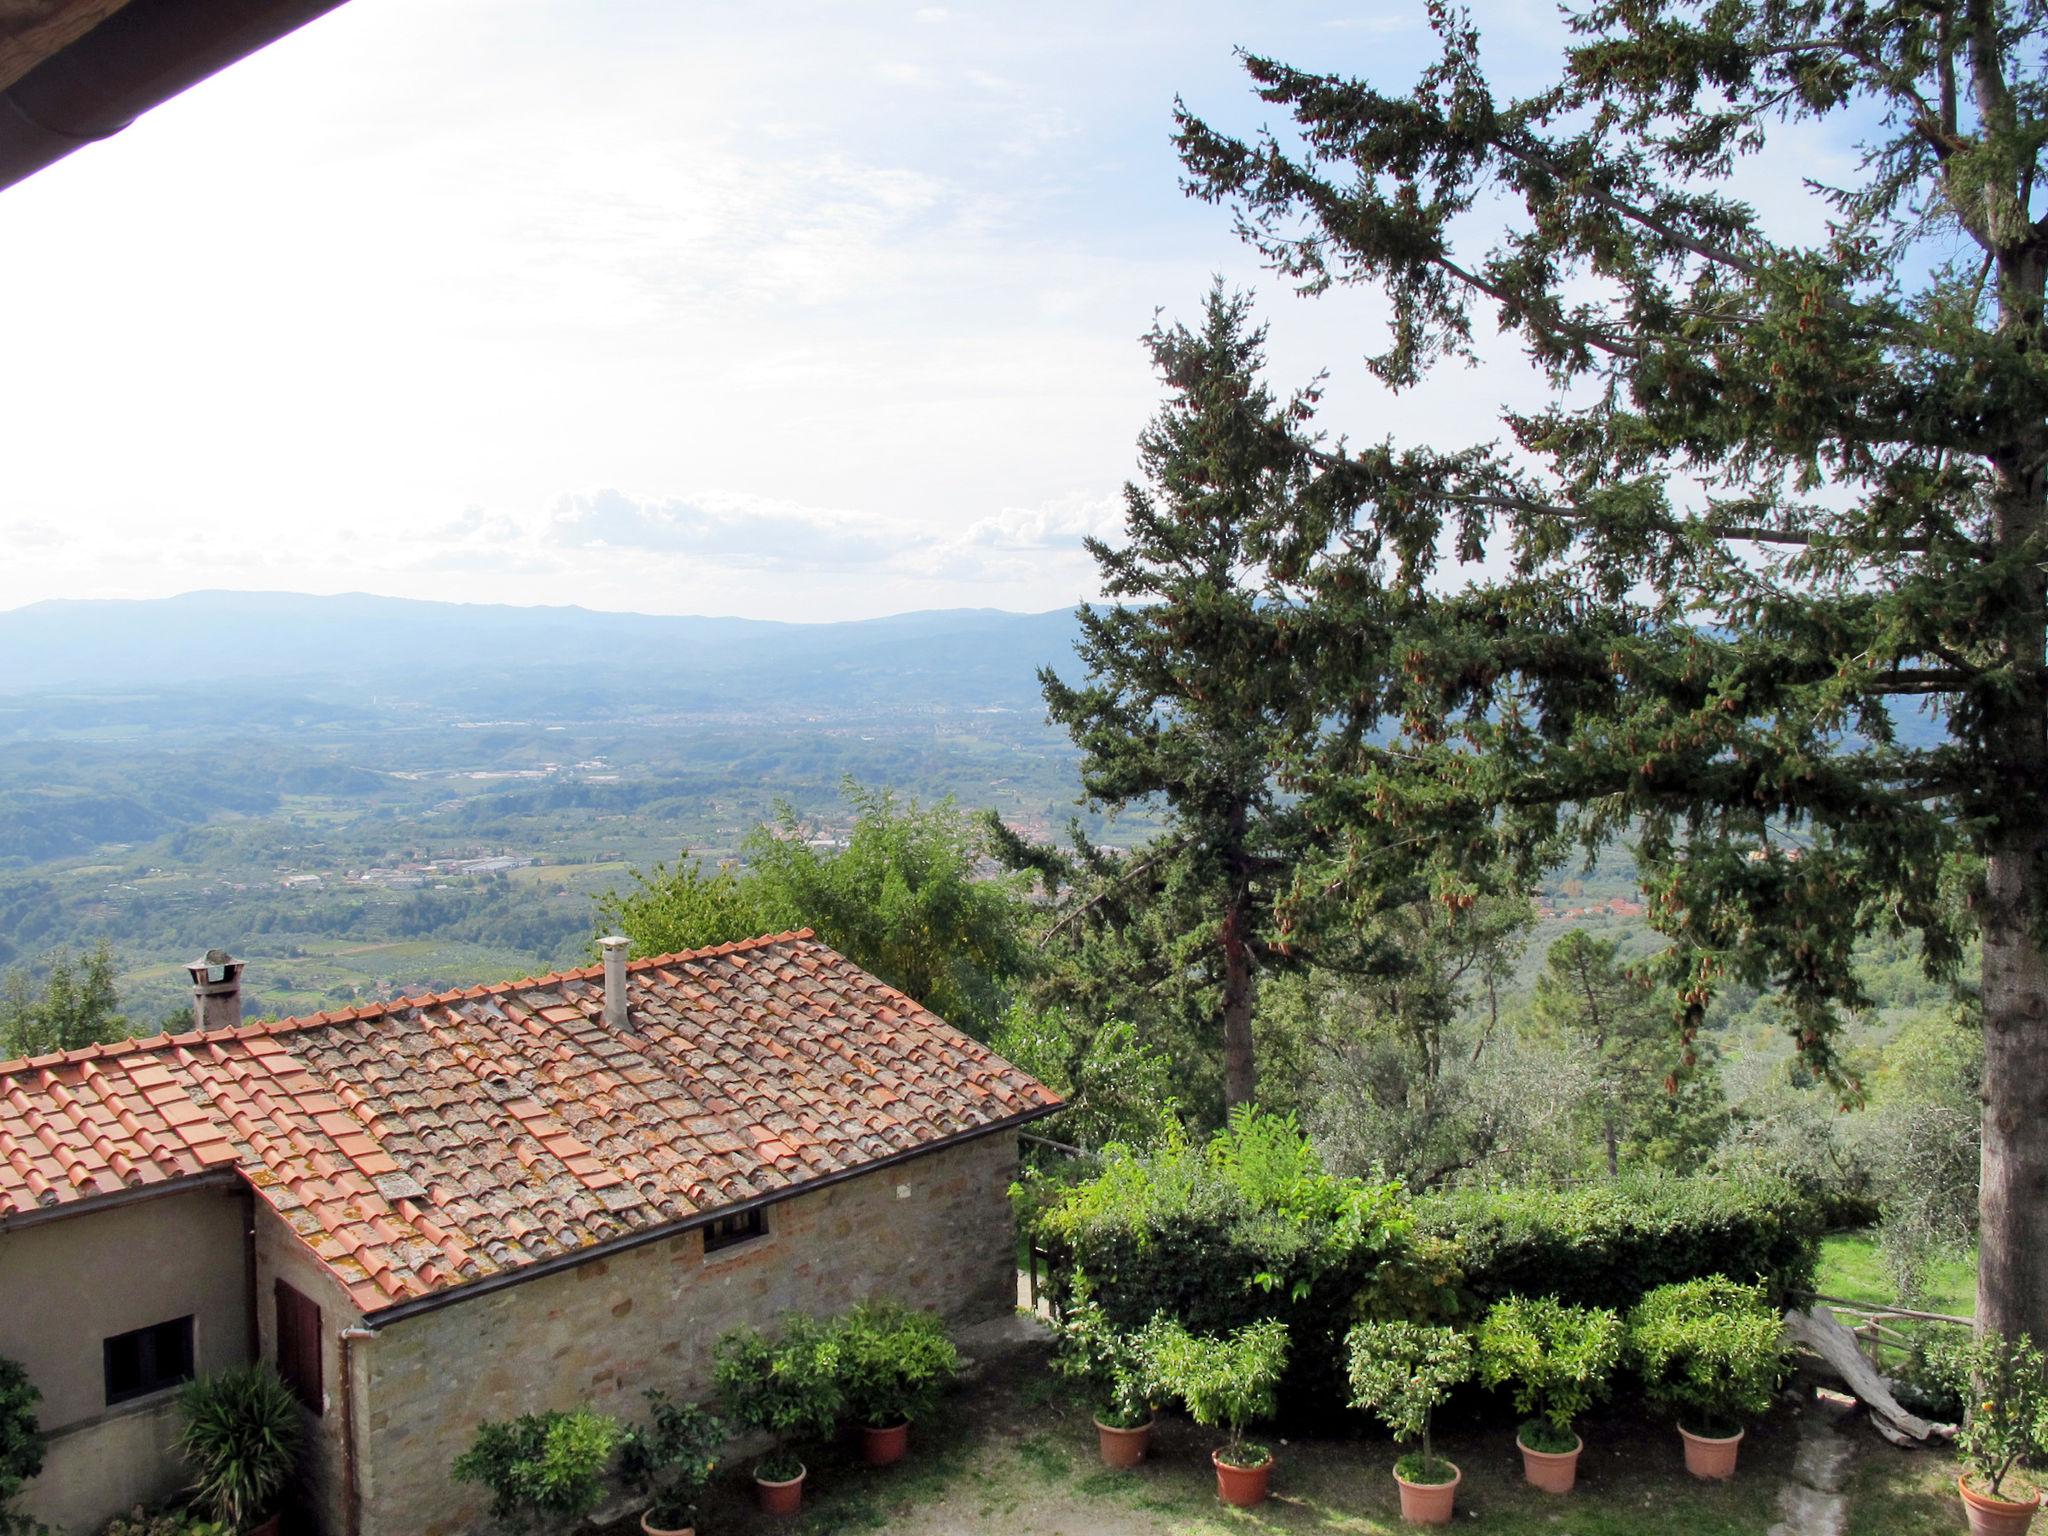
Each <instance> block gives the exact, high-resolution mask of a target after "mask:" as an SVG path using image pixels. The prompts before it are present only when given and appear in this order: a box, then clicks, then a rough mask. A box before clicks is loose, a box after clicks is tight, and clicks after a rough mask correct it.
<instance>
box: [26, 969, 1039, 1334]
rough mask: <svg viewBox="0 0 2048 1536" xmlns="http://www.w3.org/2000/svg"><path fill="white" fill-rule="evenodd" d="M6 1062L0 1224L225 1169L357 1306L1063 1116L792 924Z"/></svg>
mask: <svg viewBox="0 0 2048 1536" xmlns="http://www.w3.org/2000/svg"><path fill="white" fill-rule="evenodd" d="M627 978H628V979H627V1029H626V1030H625V1031H624V1032H622V1033H614V1032H613V1031H611V1030H609V1029H607V1028H606V1027H605V1025H604V1023H603V1016H602V1007H601V1004H602V1000H603V991H604V988H603V981H604V968H603V967H602V966H591V967H589V968H588V969H585V970H579V971H568V972H563V973H560V974H557V975H551V976H546V977H539V978H533V979H529V980H524V981H514V982H507V983H505V984H504V985H502V986H495V987H472V988H467V989H463V990H458V991H453V992H446V993H441V994H438V995H435V996H431V997H418V998H406V999H401V1000H399V1001H397V1002H394V1003H390V1004H387V1005H384V1006H382V1007H378V1008H364V1009H354V1010H349V1011H346V1012H342V1013H338V1014H327V1013H322V1014H315V1015H313V1016H311V1017H309V1018H303V1019H280V1020H277V1021H275V1022H273V1023H265V1024H260V1025H243V1026H240V1027H239V1028H236V1029H231V1030H219V1031H215V1032H214V1033H212V1034H201V1033H197V1032H195V1033H188V1034H183V1035H177V1036H165V1035H157V1036H153V1037H151V1038H150V1039H147V1040H132V1041H123V1042H120V1043H118V1044H115V1045H107V1046H96V1047H91V1048H88V1049H86V1050H83V1051H72V1052H67V1053H63V1054H61V1055H57V1056H46V1057H39V1058H35V1059H32V1060H28V1061H15V1062H0V1223H4V1222H5V1220H6V1218H7V1217H8V1216H10V1215H13V1214H18V1213H25V1212H30V1211H37V1210H42V1209H46V1208H50V1207H54V1206H60V1205H65V1204H69V1203H71V1202H73V1201H79V1200H86V1199H90V1198H92V1197H94V1196H99V1195H107V1194H113V1193H117V1192H119V1191H122V1190H128V1189H137V1188H141V1187H143V1186H145V1185H149V1184H155V1183H162V1182H164V1181H166V1180H171V1179H177V1178H185V1177H190V1176H192V1175H195V1174H200V1173H204V1172H207V1171H210V1170H215V1169H234V1170H238V1171H239V1172H240V1173H241V1174H242V1176H243V1177H244V1178H246V1179H247V1180H248V1182H249V1183H250V1185H251V1186H252V1187H254V1189H255V1190H256V1192H257V1194H258V1196H259V1197H260V1198H262V1199H263V1200H265V1201H267V1202H269V1204H270V1205H271V1206H273V1207H274V1208H275V1209H276V1210H277V1211H278V1212H279V1214H280V1215H282V1216H283V1217H284V1219H285V1220H286V1222H287V1223H288V1224H289V1225H290V1226H291V1227H292V1229H293V1230H294V1231H296V1232H297V1233H298V1234H299V1236H300V1238H301V1240H302V1241H304V1242H305V1244H306V1245H307V1247H308V1248H309V1249H311V1250H312V1252H313V1253H315V1254H316V1255H318V1256H319V1258H320V1259H321V1260H322V1261H323V1262H324V1263H325V1264H327V1266H328V1267H329V1268H330V1269H331V1270H333V1272H334V1273H335V1274H336V1275H337V1276H339V1277H340V1279H341V1281H342V1283H343V1284H344V1285H345V1286H347V1287H348V1289H349V1291H350V1292H351V1294H352V1295H353V1296H354V1297H355V1299H356V1301H357V1303H358V1304H359V1305H361V1306H362V1307H363V1308H364V1309H365V1310H366V1311H374V1310H376V1309H378V1308H380V1307H384V1306H388V1305H390V1304H392V1303H393V1302H396V1301H400V1300H406V1299H410V1298H412V1297H417V1296H422V1295H426V1294H428V1293H429V1292H432V1291H437V1290H441V1289H445V1288H447V1287H450V1286H456V1285H460V1284H462V1283H464V1282H466V1281H470V1280H475V1279H479V1278H481V1277H483V1276H485V1275H489V1274H493V1273H497V1272H499V1271H502V1270H508V1269H516V1268H519V1267H522V1266H524V1265H527V1264H532V1263H537V1262H539V1261H540V1260H543V1259H547V1258H551V1257H555V1256H557V1255H560V1254H565V1253H570V1252H573V1251H575V1250H577V1249H579V1248H584V1247H588V1246H589V1245H591V1244H593V1243H599V1242H604V1241H607V1240H609V1239H612V1238H616V1237H623V1236H626V1235H628V1234H630V1233H632V1232H635V1231H641V1230H646V1229H649V1228H656V1227H661V1226H665V1225H668V1224H670V1223H673V1222H675V1221H679V1220H682V1219H684V1218H687V1217H690V1216H694V1215H701V1214H704V1213H707V1212H710V1211H715V1210H717V1209H719V1208H721V1207H723V1206H728V1205H733V1204H737V1203H739V1202H741V1201H745V1200H749V1199H753V1198H755V1197H757V1196H762V1195H772V1194H775V1193H778V1192H780V1191H785V1190H791V1189H795V1188H798V1187H800V1186H802V1185H804V1184H806V1183H809V1182H811V1181H812V1180H814V1179H818V1178H821V1177H824V1176H825V1175H827V1174H834V1173H839V1172H842V1171H844V1170H847V1169H850V1168H857V1167H859V1166H861V1165H862V1164H865V1163H870V1162H875V1161H878V1160H880V1159H883V1158H886V1157H890V1156H892V1155H895V1154H898V1153H903V1152H910V1151H915V1150H916V1149H917V1148H919V1147H921V1146H925V1145H928V1144H930V1143H933V1142H937V1141H941V1140H944V1139H946V1138H948V1137H952V1136H956V1135H960V1134H963V1133H966V1132H971V1131H973V1130H975V1129H976V1128H978V1127H982V1126H992V1125H996V1124H1000V1123H1002V1122H1004V1121H1008V1120H1011V1119H1014V1118H1016V1117H1018V1116H1021V1115H1027V1114H1031V1113H1033V1112H1041V1111H1043V1110H1046V1109H1048V1108H1051V1107H1053V1106H1054V1105H1056V1104H1057V1103H1058V1099H1057V1098H1056V1096H1055V1095H1054V1094H1053V1093H1052V1092H1051V1091H1050V1090H1049V1089H1047V1088H1045V1087H1044V1086H1042V1085H1041V1084H1039V1083H1037V1082H1035V1081H1033V1080H1032V1079H1031V1078H1029V1077H1027V1076H1026V1075H1025V1074H1024V1073H1022V1072H1020V1071H1018V1070H1017V1069H1016V1068H1015V1067H1012V1066H1011V1065H1009V1063H1007V1062H1005V1061H1003V1060H1002V1059H1001V1058H999V1057H997V1056H996V1055H994V1054H993V1053H992V1052H990V1051H989V1050H988V1048H987V1047H986V1046H983V1045H981V1044H979V1043H977V1042H976V1041H974V1040H971V1039H969V1038H968V1037H967V1036H966V1035H963V1034H961V1033H960V1032H959V1031H957V1030H955V1029H953V1028H952V1027H951V1026H949V1025H947V1024H946V1023H944V1022H943V1021H942V1020H940V1019H939V1018H938V1017H937V1016H936V1015H934V1014H932V1013H930V1012H929V1011H927V1010H925V1009H923V1008H920V1007H919V1006H918V1005H917V1004H915V1003H913V1002H912V1001H911V1000H910V999H908V998H907V997H905V996H903V994H901V993H899V992H897V991H895V990H894V989H892V988H890V987H888V986H885V985H884V984H883V983H882V982H880V981H878V980H876V979H875V978H874V977H873V976H871V975H869V974H868V973H867V972H865V971H863V970H861V969H860V968H859V967H858V966H855V965H854V964H853V963H852V962H851V961H848V960H846V959H844V958H843V957H841V956H840V955H838V954H836V953H834V952H833V951H832V950H831V949H829V948H827V947H826V946H825V945H824V944H822V943H820V942H818V940H816V939H815V938H813V937H812V936H811V934H810V933H809V931H808V930H805V931H802V932H798V933H786V934H777V935H775V936H773V937H770V938H763V939H754V940H749V941H746V942H743V943H736V944H721V945H719V946H717V947H716V948H715V949H707V950H696V951H692V952H689V953H685V954H675V955H659V956H655V957H653V958H650V959H646V960H640V961H636V962H634V963H633V964H632V965H630V966H629V967H628V972H627Z"/></svg>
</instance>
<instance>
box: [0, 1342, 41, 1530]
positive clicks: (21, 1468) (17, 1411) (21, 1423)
mask: <svg viewBox="0 0 2048 1536" xmlns="http://www.w3.org/2000/svg"><path fill="white" fill-rule="evenodd" d="M41 1400H42V1394H41V1393H40V1392H38V1391H37V1390H36V1387H35V1383H34V1382H32V1381H30V1380H29V1379H28V1372H27V1371H25V1370H23V1369H22V1368H21V1366H20V1365H19V1364H18V1363H17V1362H15V1361H13V1360H8V1359H5V1358H0V1536H14V1533H15V1532H16V1531H17V1530H20V1531H26V1530H29V1529H31V1526H30V1524H29V1522H28V1521H27V1519H25V1518H24V1517H23V1516H21V1515H18V1514H16V1513H15V1512H14V1496H15V1495H16V1494H18V1493H20V1492H21V1486H22V1484H24V1483H26V1482H27V1481H28V1480H29V1479H30V1478H32V1477H34V1476H35V1475H36V1474H37V1473H38V1472H40V1471H42V1470H43V1432H42V1428H41V1426H40V1425H39V1423H38V1422H37V1419H36V1404H37V1403H38V1402H40V1401H41Z"/></svg>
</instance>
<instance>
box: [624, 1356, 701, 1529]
mask: <svg viewBox="0 0 2048 1536" xmlns="http://www.w3.org/2000/svg"><path fill="white" fill-rule="evenodd" d="M647 1408H648V1422H647V1424H646V1425H645V1427H635V1428H633V1429H630V1430H628V1431H627V1432H626V1437H625V1440H624V1442H623V1444H622V1445H621V1446H620V1449H619V1476H620V1478H621V1479H622V1480H623V1481H624V1482H625V1484H626V1486H627V1487H628V1488H630V1489H632V1490H633V1491H634V1492H635V1493H637V1494H639V1495H640V1496H641V1497H642V1498H644V1499H646V1500H647V1518H648V1519H649V1520H650V1521H651V1522H652V1523H653V1524H655V1525H658V1526H660V1527H661V1528H662V1529H663V1530H669V1531H673V1530H678V1529H680V1528H682V1527H683V1526H686V1525H691V1524H693V1523H694V1517H695V1515H696V1512H697V1499H698V1496H699V1495H700V1494H702V1493H703V1492H704V1485H705V1484H706V1483H708V1482H710V1481H711V1474H712V1473H713V1472H715V1471H717V1470H718V1448H719V1446H720V1445H722V1444H723V1443H724V1442H725V1424H724V1423H723V1421H721V1420H720V1419H719V1418H718V1416H717V1415H716V1414H712V1413H707V1412H705V1410H704V1409H702V1408H699V1407H698V1406H697V1405H696V1404H695V1403H678V1402H673V1401H671V1400H670V1398H669V1395H668V1394H667V1393H666V1392H661V1391H650V1392H649V1393H648V1394H647Z"/></svg>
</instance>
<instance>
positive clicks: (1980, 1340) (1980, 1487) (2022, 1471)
mask: <svg viewBox="0 0 2048 1536" xmlns="http://www.w3.org/2000/svg"><path fill="white" fill-rule="evenodd" d="M1969 1360H1970V1365H1971V1368H1972V1372H1973V1375H1974V1378H1975V1381H1976V1400H1975V1401H1974V1402H1972V1403H1971V1404H1970V1408H1969V1412H1968V1414H1967V1415H1966V1416H1965V1417H1964V1420H1963V1427H1962V1431H1961V1433H1960V1434H1958V1435H1957V1436H1956V1449H1957V1450H1958V1451H1959V1452H1960V1453H1961V1455H1962V1458H1963V1466H1964V1471H1963V1474H1962V1475H1961V1476H1960V1477H1958V1478H1957V1479H1956V1487H1957V1488H1958V1490H1960V1492H1961V1493H1962V1496H1963V1511H1964V1514H1965V1516H1966V1517H1967V1518H1968V1520H1969V1524H1970V1529H1971V1531H1973V1532H1981V1533H1986V1536H1989V1533H1993V1532H2011V1533H2013V1536H2017V1533H2019V1532H2022V1531H2024V1530H2026V1528H2027V1527H2028V1525H2029V1524H2031V1523H2032V1521H2033V1518H2034V1512H2035V1510H2036V1509H2037V1508H2038V1507H2039V1506H2040V1502H2041V1490H2040V1487H2039V1485H2038V1484H2036V1483H2035V1481H2034V1480H2033V1478H2032V1477H2031V1476H2030V1475H2029V1474H2031V1473H2033V1472H2035V1471H2037V1470H2039V1468H2041V1467H2042V1466H2048V1377H2044V1370H2048V1367H2044V1365H2043V1361H2042V1358H2041V1351H2040V1350H2038V1349H2036V1348H2035V1347H2034V1342H2033V1340H2032V1339H2030V1338H2028V1337H2027V1336H2026V1335H2025V1334H2022V1335H2020V1336H2019V1337H2018V1338H2016V1339H2008V1338H2006V1337H2004V1336H2002V1335H2000V1334H1996V1333H1984V1334H1980V1335H1979V1336H1978V1337H1977V1338H1976V1339H1975V1340H1974V1341H1973V1342H1972V1344H1971V1346H1970V1352H1969Z"/></svg>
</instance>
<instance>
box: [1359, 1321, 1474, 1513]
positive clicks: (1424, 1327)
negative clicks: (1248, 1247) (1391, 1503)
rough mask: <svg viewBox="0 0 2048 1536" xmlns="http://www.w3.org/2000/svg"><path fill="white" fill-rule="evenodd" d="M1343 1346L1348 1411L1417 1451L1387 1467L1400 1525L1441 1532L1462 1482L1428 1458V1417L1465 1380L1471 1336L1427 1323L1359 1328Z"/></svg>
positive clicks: (1450, 1466) (1450, 1465) (1453, 1469)
mask: <svg viewBox="0 0 2048 1536" xmlns="http://www.w3.org/2000/svg"><path fill="white" fill-rule="evenodd" d="M1345 1345H1346V1353H1347V1355H1348V1357H1349V1360H1350V1366H1351V1405H1352V1406H1353V1407H1354V1408H1363V1409H1365V1410H1366V1412H1368V1413H1370V1414H1373V1415H1374V1416H1375V1417H1377V1418H1378V1419H1380V1420H1381V1421H1382V1422H1384V1423H1385V1424H1386V1426H1387V1427H1388V1428H1389V1429H1391V1430H1393V1432H1394V1435H1395V1438H1396V1439H1399V1440H1403V1441H1411V1442H1412V1441H1417V1440H1419V1441H1421V1443H1422V1444H1421V1449H1420V1450H1419V1451H1410V1452H1408V1453H1407V1454H1406V1455H1404V1456H1402V1457H1401V1458H1400V1459H1399V1460H1397V1461H1396V1462H1395V1463H1394V1481H1395V1482H1396V1483H1398V1484H1399V1485H1400V1488H1401V1518H1402V1519H1404V1520H1408V1521H1412V1522H1414V1523H1415V1524H1417V1525H1443V1524H1446V1523H1447V1522H1448V1521H1449V1520H1450V1518H1451V1511H1452V1509H1453V1508H1454V1507H1455V1505H1456V1503H1457V1497H1458V1484H1459V1482H1460V1481H1461V1479H1462V1476H1463V1474H1461V1473H1460V1472H1459V1470H1458V1468H1457V1465H1456V1464H1455V1463H1454V1462H1450V1461H1446V1460H1445V1459H1444V1458H1442V1457H1440V1456H1438V1455H1437V1454H1436V1447H1435V1445H1434V1444H1433V1443H1432V1442H1431V1440H1430V1434H1429V1425H1430V1417H1431V1415H1432V1414H1434V1413H1435V1412H1436V1410H1437V1408H1438V1406H1439V1405H1441V1404H1442V1402H1443V1401H1444V1399H1445V1398H1447V1397H1448V1396H1450V1393H1451V1388H1453V1387H1455V1386H1457V1385H1459V1384H1460V1383H1461V1382H1466V1381H1470V1380H1471V1379H1472V1339H1471V1336H1470V1335H1469V1334H1464V1333H1460V1332H1459V1331H1458V1330H1457V1329H1455V1328H1446V1327H1441V1326H1437V1325H1433V1324H1428V1323H1409V1322H1387V1323H1360V1324H1359V1325H1358V1326H1357V1327H1355V1328H1353V1329H1352V1330H1351V1332H1350V1334H1349V1335H1348V1336H1347V1338H1346V1340H1345Z"/></svg>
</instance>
